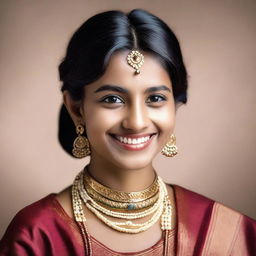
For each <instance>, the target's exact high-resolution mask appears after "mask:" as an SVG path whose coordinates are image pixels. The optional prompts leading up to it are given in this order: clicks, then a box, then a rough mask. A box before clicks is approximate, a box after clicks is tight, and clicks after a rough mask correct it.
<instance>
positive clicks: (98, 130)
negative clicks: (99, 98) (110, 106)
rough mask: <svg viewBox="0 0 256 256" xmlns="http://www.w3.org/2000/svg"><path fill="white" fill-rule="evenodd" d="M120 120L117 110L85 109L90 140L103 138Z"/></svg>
mask: <svg viewBox="0 0 256 256" xmlns="http://www.w3.org/2000/svg"><path fill="white" fill-rule="evenodd" d="M119 122H120V120H119V115H118V114H117V113H116V112H115V111H110V110H107V109H104V108H97V109H96V108H93V109H89V108H88V109H87V111H85V123H86V131H87V136H88V139H89V140H97V139H101V138H102V136H104V135H105V133H106V132H108V130H109V129H111V128H112V127H113V126H115V125H116V124H118V123H119Z"/></svg>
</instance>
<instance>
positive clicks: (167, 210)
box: [72, 171, 172, 256]
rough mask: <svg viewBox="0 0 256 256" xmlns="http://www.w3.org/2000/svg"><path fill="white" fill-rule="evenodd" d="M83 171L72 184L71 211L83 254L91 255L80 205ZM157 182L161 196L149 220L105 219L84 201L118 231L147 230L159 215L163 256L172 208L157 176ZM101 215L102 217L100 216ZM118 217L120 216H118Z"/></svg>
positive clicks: (87, 203) (103, 219)
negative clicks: (124, 220) (121, 220)
mask: <svg viewBox="0 0 256 256" xmlns="http://www.w3.org/2000/svg"><path fill="white" fill-rule="evenodd" d="M83 175H84V174H83V171H82V172H80V173H79V174H78V175H77V176H76V178H75V180H74V182H73V186H72V203H73V213H74V217H75V221H76V222H77V225H78V227H79V230H80V232H81V236H82V240H83V244H84V248H85V255H88V256H92V254H93V251H92V244H91V239H90V235H89V233H88V230H87V227H86V224H85V222H86V218H85V215H84V212H83V206H82V196H81V194H80V189H81V187H82V188H83V181H84V177H83ZM157 180H158V184H159V197H160V198H161V200H159V201H160V205H159V207H158V209H157V210H156V212H155V213H154V215H153V216H152V217H151V219H150V220H148V221H146V222H145V223H133V222H132V221H130V220H128V221H126V222H114V221H110V220H109V219H107V218H106V217H105V216H103V215H102V214H101V213H99V211H97V209H95V208H93V206H91V205H90V204H91V201H90V200H88V201H86V206H87V208H88V209H89V210H91V211H92V212H93V213H94V214H95V215H96V216H97V217H98V218H99V219H101V220H102V221H103V222H104V223H105V224H107V225H108V226H110V227H111V228H113V229H115V230H118V231H120V232H125V233H138V232H142V231H145V230H147V229H148V228H150V227H151V226H152V225H154V224H155V223H156V222H157V221H158V219H159V218H160V217H161V229H162V230H163V236H164V256H167V255H168V240H169V231H170V230H171V228H172V227H171V214H172V208H171V203H170V200H169V197H168V192H167V189H166V186H165V184H164V183H163V181H162V179H161V178H160V177H158V179H157ZM102 216H103V218H102ZM119 218H120V217H119Z"/></svg>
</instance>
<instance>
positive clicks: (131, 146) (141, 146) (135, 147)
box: [110, 133, 156, 151]
mask: <svg viewBox="0 0 256 256" xmlns="http://www.w3.org/2000/svg"><path fill="white" fill-rule="evenodd" d="M155 135H156V133H147V134H122V135H119V134H118V135H117V134H110V137H111V138H112V139H113V141H114V142H115V143H116V144H117V145H119V146H120V147H122V148H124V149H126V150H129V151H140V150H143V149H145V148H147V147H148V146H149V145H150V143H151V142H152V139H153V137H154V136H155ZM118 136H121V137H125V138H130V139H138V138H145V137H149V139H148V140H147V141H145V142H141V143H140V144H127V143H122V142H121V141H120V140H118V139H117V138H116V137H118Z"/></svg>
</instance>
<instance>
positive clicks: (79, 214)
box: [0, 10, 256, 256]
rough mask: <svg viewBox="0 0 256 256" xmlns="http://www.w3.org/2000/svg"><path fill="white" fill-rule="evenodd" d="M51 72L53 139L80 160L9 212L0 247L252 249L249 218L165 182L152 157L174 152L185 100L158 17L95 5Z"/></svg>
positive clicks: (9, 251) (181, 69) (34, 250)
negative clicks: (58, 98)
mask: <svg viewBox="0 0 256 256" xmlns="http://www.w3.org/2000/svg"><path fill="white" fill-rule="evenodd" d="M59 72H60V79H61V81H62V82H63V87H62V91H63V99H64V104H65V107H64V106H63V108H62V111H61V117H60V141H61V143H62V145H63V147H64V148H65V150H67V151H68V152H69V153H71V154H73V155H74V156H75V157H79V158H81V157H86V156H90V162H89V164H88V165H87V166H86V167H85V168H84V170H82V171H81V172H80V173H79V174H78V175H77V177H76V178H75V180H74V183H73V185H72V186H70V187H69V188H67V189H65V190H64V191H62V192H60V193H59V194H51V195H49V196H47V197H45V198H43V199H41V200H40V201H38V202H36V203H34V204H32V205H30V206H28V207H26V208H24V209H23V210H21V211H20V212H19V213H18V214H17V215H16V217H15V218H14V219H13V221H12V223H11V224H10V226H9V227H8V229H7V231H6V233H5V235H4V237H3V239H2V240H1V244H0V255H62V256H64V255H99V256H101V255H186V256H187V255H255V253H256V243H255V241H256V223H255V221H253V220H251V219H250V218H248V217H246V216H243V215H241V214H240V213H238V212H235V211H233V210H231V209H228V208H226V207H224V206H223V205H221V204H218V203H216V202H214V201H212V200H210V199H207V198H205V197H203V196H200V195H198V194H195V193H193V192H191V191H188V190H186V189H184V188H181V187H178V186H170V185H167V184H165V183H164V182H163V181H162V179H161V178H160V177H159V176H158V175H157V172H156V170H154V168H153V166H152V161H153V159H154V157H155V156H156V155H157V154H158V153H159V152H160V151H161V152H162V154H163V155H164V156H167V157H172V156H175V155H176V154H177V147H176V145H175V135H174V124H175V114H176V109H177V106H178V105H179V104H181V103H186V101H187V96H186V95H187V94H186V90H187V74H186V69H185V66H184V64H183V60H182V54H181V51H180V47H179V43H178V40H177V39H176V37H175V35H174V34H173V32H172V31H171V30H170V28H169V27H168V26H167V25H166V24H165V23H164V22H163V21H161V20H160V19H159V18H157V17H156V16H154V15H152V14H150V13H148V12H146V11H143V10H133V11H131V12H130V13H129V14H125V13H123V12H119V11H109V12H105V13H101V14H98V15H96V16H94V17H92V18H90V19H89V20H87V21H86V22H85V23H84V24H83V25H82V26H81V27H80V28H79V29H78V30H77V31H76V32H75V34H74V35H73V37H72V39H71V41H70V43H69V45H68V49H67V53H66V57H65V59H64V60H63V62H62V63H61V64H60V67H59ZM70 117H71V119H70ZM71 120H72V122H71ZM70 129H72V132H73V133H74V132H76V135H75V136H74V138H72V136H73V135H72V132H70ZM71 140H72V142H71Z"/></svg>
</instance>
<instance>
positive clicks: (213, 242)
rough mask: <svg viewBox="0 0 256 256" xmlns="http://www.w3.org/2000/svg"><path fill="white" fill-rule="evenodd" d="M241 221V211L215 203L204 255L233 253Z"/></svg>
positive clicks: (222, 255) (203, 251)
mask: <svg viewBox="0 0 256 256" xmlns="http://www.w3.org/2000/svg"><path fill="white" fill-rule="evenodd" d="M241 221H242V215H241V214H240V213H238V212H236V211H234V210H231V209H229V208H228V207H226V206H224V205H222V204H220V203H215V204H214V206H213V212H212V218H211V222H210V226H209V230H208V233H207V237H206V241H205V245H204V247H203V250H202V255H203V256H213V255H214V256H216V255H221V256H225V255H231V251H232V248H233V246H234V242H235V240H236V238H237V236H238V232H239V228H240V226H241Z"/></svg>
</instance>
